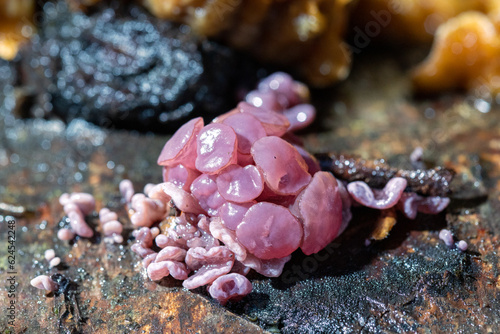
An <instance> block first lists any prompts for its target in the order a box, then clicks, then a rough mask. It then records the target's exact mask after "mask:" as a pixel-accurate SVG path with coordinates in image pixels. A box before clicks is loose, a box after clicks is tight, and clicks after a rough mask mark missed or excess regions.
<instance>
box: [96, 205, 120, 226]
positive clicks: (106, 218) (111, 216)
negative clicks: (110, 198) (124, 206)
mask: <svg viewBox="0 0 500 334" xmlns="http://www.w3.org/2000/svg"><path fill="white" fill-rule="evenodd" d="M99 220H100V221H101V224H105V223H107V222H110V221H112V220H118V215H117V214H116V212H113V211H111V210H110V209H108V208H102V209H101V210H99Z"/></svg>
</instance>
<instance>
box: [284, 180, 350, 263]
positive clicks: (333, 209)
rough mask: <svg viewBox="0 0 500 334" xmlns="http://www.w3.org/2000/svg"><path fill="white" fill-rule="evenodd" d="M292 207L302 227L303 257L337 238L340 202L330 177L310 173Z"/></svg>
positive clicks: (317, 250)
mask: <svg viewBox="0 0 500 334" xmlns="http://www.w3.org/2000/svg"><path fill="white" fill-rule="evenodd" d="M294 206H295V207H296V208H295V212H297V213H298V217H299V218H300V219H301V220H302V222H303V224H304V241H303V242H302V245H301V249H302V252H304V254H306V255H310V254H313V253H317V252H319V251H320V250H322V249H323V248H325V247H326V245H328V244H329V243H330V242H332V241H333V239H335V238H336V237H337V235H338V231H339V229H340V226H341V225H342V199H341V197H340V192H339V189H338V185H337V180H336V179H335V178H334V177H333V175H332V174H330V173H328V172H317V173H316V174H314V177H313V178H312V180H311V182H310V183H309V185H308V186H307V187H306V188H305V189H304V190H303V191H302V192H301V193H300V194H299V196H297V200H296V202H295V204H294Z"/></svg>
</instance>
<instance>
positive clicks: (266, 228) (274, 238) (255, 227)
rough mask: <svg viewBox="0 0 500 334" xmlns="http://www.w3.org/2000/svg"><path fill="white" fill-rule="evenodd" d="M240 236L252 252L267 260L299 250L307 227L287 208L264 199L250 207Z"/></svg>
mask: <svg viewBox="0 0 500 334" xmlns="http://www.w3.org/2000/svg"><path fill="white" fill-rule="evenodd" d="M236 236H237V237H238V240H239V242H240V243H241V244H243V246H245V248H246V249H247V250H248V251H249V252H250V253H252V254H254V255H255V256H257V257H258V258H260V259H265V260H266V259H274V258H282V257H285V256H288V255H290V254H291V253H292V252H293V251H295V250H296V249H297V248H298V247H299V246H300V244H301V242H302V236H303V229H302V225H301V223H300V222H299V221H298V220H297V218H295V217H294V216H293V215H292V214H291V213H290V211H289V210H288V209H287V208H284V207H282V206H280V205H276V204H272V203H267V202H260V203H257V204H255V205H254V206H252V207H251V208H250V209H248V211H247V213H246V214H245V216H244V217H243V221H242V223H241V224H240V225H238V228H237V229H236Z"/></svg>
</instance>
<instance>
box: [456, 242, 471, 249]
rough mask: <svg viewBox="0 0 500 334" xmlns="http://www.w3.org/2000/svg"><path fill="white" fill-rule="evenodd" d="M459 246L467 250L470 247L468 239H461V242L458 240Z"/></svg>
mask: <svg viewBox="0 0 500 334" xmlns="http://www.w3.org/2000/svg"><path fill="white" fill-rule="evenodd" d="M457 248H458V249H459V250H460V251H462V252H465V251H466V250H467V248H469V245H468V244H467V242H466V241H464V240H460V241H459V242H457Z"/></svg>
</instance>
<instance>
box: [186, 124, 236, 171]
mask: <svg viewBox="0 0 500 334" xmlns="http://www.w3.org/2000/svg"><path fill="white" fill-rule="evenodd" d="M236 145H237V140H236V133H235V132H234V130H233V129H232V128H231V127H230V126H228V125H225V124H220V123H213V124H209V125H207V126H205V127H204V128H203V129H202V130H201V132H200V133H199V135H198V140H197V151H196V152H197V156H196V161H195V166H196V169H197V170H199V171H200V172H202V173H208V174H216V173H218V172H219V171H220V170H222V169H223V168H224V167H226V166H229V165H230V164H234V163H236V161H237V157H238V156H237V146H236Z"/></svg>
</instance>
